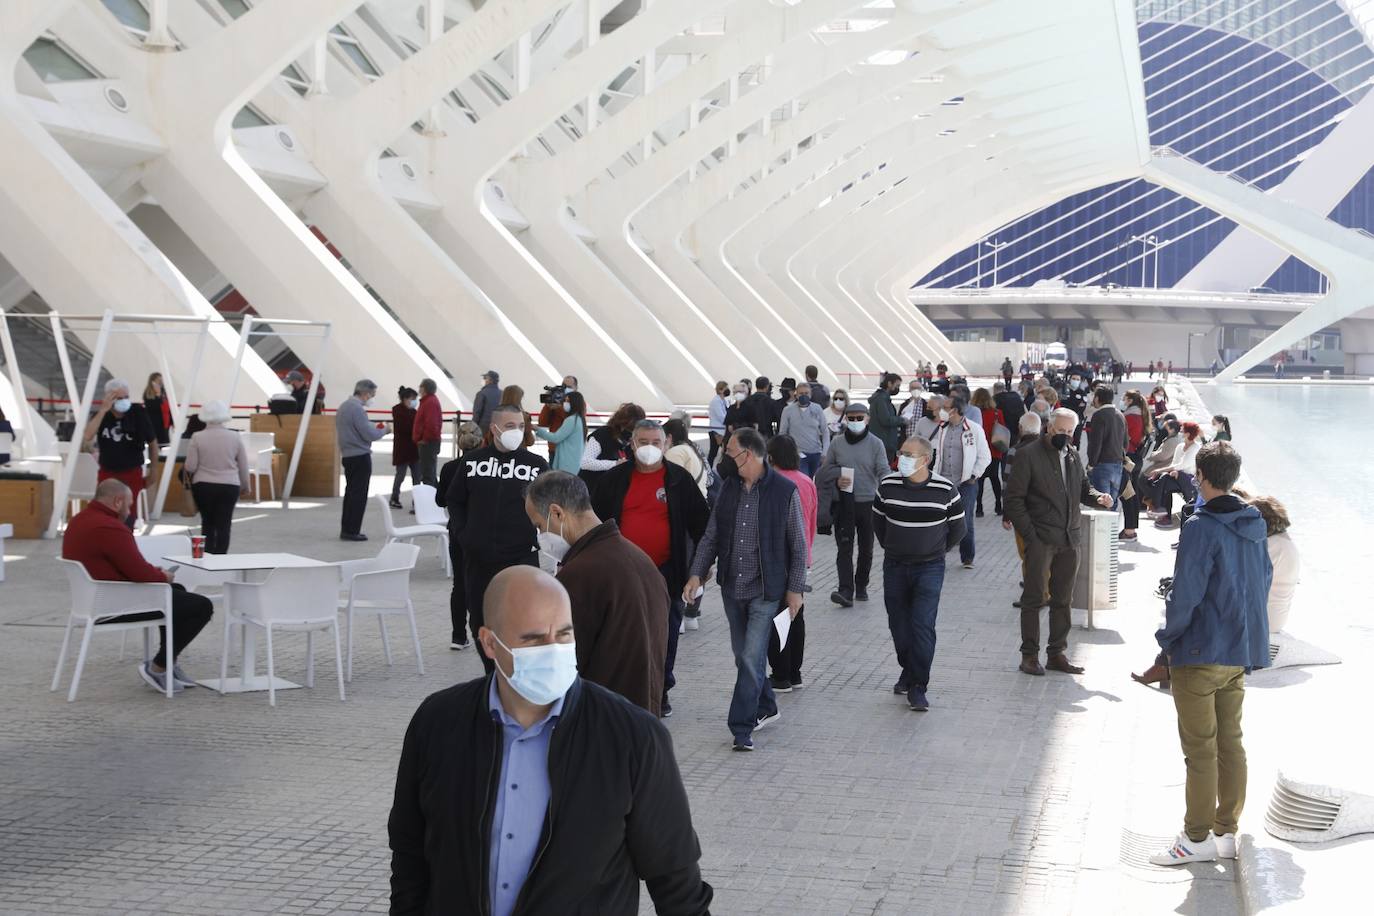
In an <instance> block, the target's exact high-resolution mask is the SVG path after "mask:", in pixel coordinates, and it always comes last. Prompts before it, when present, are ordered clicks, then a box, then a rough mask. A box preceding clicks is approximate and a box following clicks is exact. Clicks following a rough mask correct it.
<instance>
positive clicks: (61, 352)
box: [48, 312, 80, 410]
mask: <svg viewBox="0 0 1374 916" xmlns="http://www.w3.org/2000/svg"><path fill="white" fill-rule="evenodd" d="M48 321H49V322H51V324H52V336H53V340H54V341H56V340H57V339H58V338H59V337H61V338H63V339H64V340H65V339H66V336H65V335H64V334H63V333H62V318H61V316H59V315H58V314H57V313H56V312H49V313H48ZM57 362H58V364H59V365H61V366H62V382H63V384H65V385H66V386H67V409H68V410H70V409H71V405H72V404H75V403H76V399H77V397H79V394H80V393H79V392H78V391H77V390H76V373H74V372H73V371H72V361H71V359H70V358H68V356H67V348H66V347H63V346H61V345H59V346H58V347H57Z"/></svg>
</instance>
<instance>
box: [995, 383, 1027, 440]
mask: <svg viewBox="0 0 1374 916" xmlns="http://www.w3.org/2000/svg"><path fill="white" fill-rule="evenodd" d="M992 403H993V404H995V405H996V406H997V409H998V410H1000V411H1002V418H1003V425H1004V426H1006V428H1007V432H1009V433H1011V439H1012V442H1015V441H1016V437H1017V436H1018V435H1019V434H1018V433H1017V430H1018V429H1020V427H1021V415H1022V414H1024V413H1025V412H1026V402H1025V401H1024V400H1022V398H1021V395H1019V394H1017V393H1016V392H1015V391H1014V390H1013V389H1012V387H1011V386H1010V385H1004V384H1002V383H1001V382H996V383H994V384H993V386H992Z"/></svg>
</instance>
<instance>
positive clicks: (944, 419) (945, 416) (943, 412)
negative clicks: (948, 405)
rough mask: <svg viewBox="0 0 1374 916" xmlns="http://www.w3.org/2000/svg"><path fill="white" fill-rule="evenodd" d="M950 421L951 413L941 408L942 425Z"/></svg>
mask: <svg viewBox="0 0 1374 916" xmlns="http://www.w3.org/2000/svg"><path fill="white" fill-rule="evenodd" d="M948 421H949V411H948V410H945V409H944V408H943V407H941V408H940V422H941V423H946V422H948Z"/></svg>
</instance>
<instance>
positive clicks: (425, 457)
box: [417, 440, 442, 487]
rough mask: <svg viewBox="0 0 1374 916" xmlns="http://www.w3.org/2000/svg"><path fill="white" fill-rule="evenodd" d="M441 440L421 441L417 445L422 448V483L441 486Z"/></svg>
mask: <svg viewBox="0 0 1374 916" xmlns="http://www.w3.org/2000/svg"><path fill="white" fill-rule="evenodd" d="M441 445H442V443H441V442H439V441H438V440H435V441H434V442H421V443H420V444H419V446H417V447H418V448H419V450H420V483H427V484H429V485H430V486H431V487H437V486H439V448H440V446H441Z"/></svg>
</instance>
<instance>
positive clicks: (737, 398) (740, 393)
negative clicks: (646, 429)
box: [735, 391, 744, 404]
mask: <svg viewBox="0 0 1374 916" xmlns="http://www.w3.org/2000/svg"><path fill="white" fill-rule="evenodd" d="M743 400H744V392H743V391H736V392H735V403H736V404H738V403H739V402H740V401H743Z"/></svg>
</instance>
